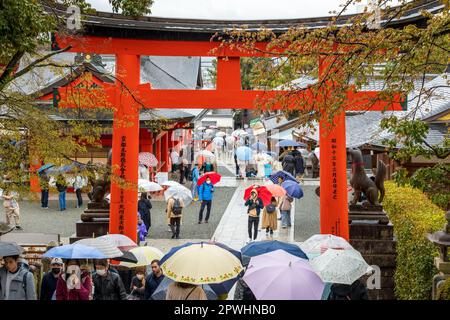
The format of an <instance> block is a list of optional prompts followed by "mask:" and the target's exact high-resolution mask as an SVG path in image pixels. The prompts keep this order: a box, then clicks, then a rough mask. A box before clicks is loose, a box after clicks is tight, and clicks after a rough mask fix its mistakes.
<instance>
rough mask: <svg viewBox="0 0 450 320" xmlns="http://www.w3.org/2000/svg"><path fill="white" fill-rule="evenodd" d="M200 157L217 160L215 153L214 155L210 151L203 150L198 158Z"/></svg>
mask: <svg viewBox="0 0 450 320" xmlns="http://www.w3.org/2000/svg"><path fill="white" fill-rule="evenodd" d="M199 156H203V157H205V158H215V157H216V156H215V155H214V153H212V152H211V151H209V150H201V151H200V152H199V153H198V154H197V157H199Z"/></svg>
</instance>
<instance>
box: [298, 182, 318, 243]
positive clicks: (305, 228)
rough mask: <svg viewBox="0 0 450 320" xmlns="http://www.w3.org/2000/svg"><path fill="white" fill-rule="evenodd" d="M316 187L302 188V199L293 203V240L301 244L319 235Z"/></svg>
mask: <svg viewBox="0 0 450 320" xmlns="http://www.w3.org/2000/svg"><path fill="white" fill-rule="evenodd" d="M316 188H317V186H302V189H303V194H304V196H303V198H302V199H300V200H296V202H295V225H294V228H295V230H294V240H295V242H303V241H305V240H306V239H308V238H309V237H310V236H312V235H313V234H316V233H320V201H319V197H318V196H317V195H316V194H315V189H316Z"/></svg>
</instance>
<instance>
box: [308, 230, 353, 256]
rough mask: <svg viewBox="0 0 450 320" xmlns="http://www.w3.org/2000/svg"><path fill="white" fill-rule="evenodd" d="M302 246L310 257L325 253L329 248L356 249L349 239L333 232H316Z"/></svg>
mask: <svg viewBox="0 0 450 320" xmlns="http://www.w3.org/2000/svg"><path fill="white" fill-rule="evenodd" d="M300 247H301V248H302V250H303V251H304V252H305V253H306V254H307V255H308V257H310V258H311V257H315V256H317V255H320V254H323V253H324V252H325V251H327V250H328V249H338V250H339V249H341V250H354V249H353V247H352V246H351V245H350V243H348V242H347V240H345V239H344V238H341V237H338V236H335V235H332V234H315V235H313V236H311V237H310V238H308V239H307V240H306V241H305V242H303V243H302V244H301V245H300Z"/></svg>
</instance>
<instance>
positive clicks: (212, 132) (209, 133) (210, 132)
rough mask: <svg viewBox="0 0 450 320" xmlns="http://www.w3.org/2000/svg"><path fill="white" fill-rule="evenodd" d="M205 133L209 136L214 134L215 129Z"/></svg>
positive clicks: (207, 130)
mask: <svg viewBox="0 0 450 320" xmlns="http://www.w3.org/2000/svg"><path fill="white" fill-rule="evenodd" d="M205 133H206V134H208V135H211V134H214V130H213V129H206V130H205Z"/></svg>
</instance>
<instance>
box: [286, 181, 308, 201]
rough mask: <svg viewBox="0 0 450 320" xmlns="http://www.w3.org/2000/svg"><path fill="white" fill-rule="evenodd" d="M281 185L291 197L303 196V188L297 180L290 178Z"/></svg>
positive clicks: (298, 197)
mask: <svg viewBox="0 0 450 320" xmlns="http://www.w3.org/2000/svg"><path fill="white" fill-rule="evenodd" d="M281 186H282V187H283V188H284V190H286V193H287V195H288V196H289V197H291V198H296V199H300V198H302V197H303V190H302V188H301V187H300V185H299V184H298V182H294V181H291V180H286V181H284V182H283V183H282V184H281Z"/></svg>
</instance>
